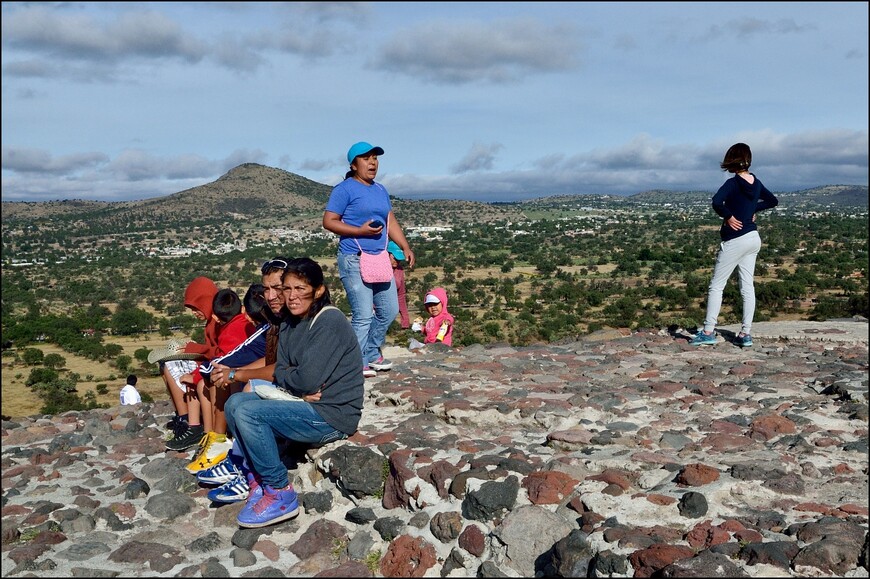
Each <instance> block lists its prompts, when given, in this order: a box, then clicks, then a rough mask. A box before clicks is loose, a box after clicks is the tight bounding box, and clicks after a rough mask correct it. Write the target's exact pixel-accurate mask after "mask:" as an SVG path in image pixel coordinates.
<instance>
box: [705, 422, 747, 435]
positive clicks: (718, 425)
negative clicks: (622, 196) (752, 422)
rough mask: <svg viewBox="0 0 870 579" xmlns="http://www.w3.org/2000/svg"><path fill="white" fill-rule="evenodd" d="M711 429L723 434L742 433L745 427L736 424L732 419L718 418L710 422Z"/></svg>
mask: <svg viewBox="0 0 870 579" xmlns="http://www.w3.org/2000/svg"><path fill="white" fill-rule="evenodd" d="M710 430H712V431H713V432H721V433H723V434H741V433H742V432H743V427H742V426H740V425H739V424H734V423H733V422H731V421H730V420H720V419H716V420H714V421H712V422H711V423H710Z"/></svg>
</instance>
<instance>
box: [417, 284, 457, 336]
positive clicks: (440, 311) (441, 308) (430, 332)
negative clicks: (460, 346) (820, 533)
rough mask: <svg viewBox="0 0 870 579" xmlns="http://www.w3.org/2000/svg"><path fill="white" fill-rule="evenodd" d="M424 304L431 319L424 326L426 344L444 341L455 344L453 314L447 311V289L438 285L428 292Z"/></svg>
mask: <svg viewBox="0 0 870 579" xmlns="http://www.w3.org/2000/svg"><path fill="white" fill-rule="evenodd" d="M423 305H424V307H425V308H426V311H427V312H428V313H429V319H428V320H426V325H424V326H423V333H424V334H425V336H426V337H425V338H424V340H423V343H424V344H434V343H435V342H442V343H443V344H444V345H446V346H452V345H453V316H452V315H450V312H448V311H447V291H446V290H445V289H444V288H443V287H436V288H434V289H432V290H431V291H430V292H429V293H427V294H426V299H424V300H423Z"/></svg>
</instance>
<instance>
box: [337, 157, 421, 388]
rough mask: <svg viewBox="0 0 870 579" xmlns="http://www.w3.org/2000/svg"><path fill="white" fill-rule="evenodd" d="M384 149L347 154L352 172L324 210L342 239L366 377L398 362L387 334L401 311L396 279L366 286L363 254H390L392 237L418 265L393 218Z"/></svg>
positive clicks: (341, 258) (344, 275)
mask: <svg viewBox="0 0 870 579" xmlns="http://www.w3.org/2000/svg"><path fill="white" fill-rule="evenodd" d="M383 154H384V150H383V149H382V148H380V147H374V146H372V145H370V144H369V143H366V142H359V143H356V144H354V145H353V146H352V147H351V148H350V150H348V152H347V162H348V163H350V171H348V172H347V174H346V175H345V179H344V181H342V182H341V183H339V184H338V185H336V186H335V187H334V188H333V190H332V193H331V194H330V196H329V201H328V202H327V204H326V210H325V211H324V212H323V227H324V228H325V229H326V230H328V231H331V232H333V233H335V234H336V235H339V236H340V237H341V238H340V240H339V243H338V258H337V261H338V272H339V275H340V276H341V283H342V284H343V285H344V290H345V292H346V294H347V301H348V302H349V303H350V309H351V320H350V323H351V326H352V327H353V331H354V333H355V334H356V337H357V341H358V342H359V347H360V350H361V351H362V361H361V362H362V367H363V375H364V376H365V377H367V378H371V377H373V376H375V374H376V371H381V370H389V369H390V368H391V367H392V362H390V361H389V360H387V359H386V358H384V356H383V355H382V354H381V346H382V345H383V344H384V342H385V341H386V338H387V330H389V328H390V324H392V323H393V321H394V320H395V319H396V315H397V314H398V313H399V300H398V297H397V295H396V283H395V280H394V279H392V278H390V279H389V280H388V281H385V282H380V283H370V282H365V281H363V279H362V276H361V274H360V254H361V253H362V252H366V253H369V254H375V253H379V252H381V251H384V249H385V248H386V246H387V242H388V241H389V239H392V240H393V241H395V242H396V244H398V246H399V247H400V248H401V249H402V251H403V252H404V253H405V258H406V259H407V261H408V267H409V268H413V267H414V252H413V251H411V247H410V246H409V245H408V240H407V239H405V233H404V232H403V231H402V227H401V225H399V220H398V219H396V216H395V214H393V207H392V204H391V203H390V195H389V194H388V193H387V190H386V189H385V188H384V186H383V185H381V184H380V183H376V182H375V177H376V176H377V174H378V156H379V155H383Z"/></svg>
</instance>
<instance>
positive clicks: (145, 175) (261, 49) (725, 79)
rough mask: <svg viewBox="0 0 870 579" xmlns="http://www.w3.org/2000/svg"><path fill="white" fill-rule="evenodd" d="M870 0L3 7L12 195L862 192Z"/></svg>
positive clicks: (6, 165)
mask: <svg viewBox="0 0 870 579" xmlns="http://www.w3.org/2000/svg"><path fill="white" fill-rule="evenodd" d="M867 22H868V3H867V2H776V3H766V2H751V3H736V2H703V3H701V2H697V3H696V2H689V3H682V2H681V3H665V2H663V3H636V2H631V3H620V2H608V3H597V2H577V3H564V2H555V3H538V2H536V3H530V2H516V3H515V2H506V3H486V4H484V3H474V2H454V3H451V2H437V3H436V2H425V3H424V2H420V3H378V2H375V3H339V2H336V3H330V2H316V3H307V2H295V3H250V2H245V3H235V2H226V3H192V2H173V3H154V4H152V3H148V2H125V3H112V2H108V3H99V4H96V3H93V4H92V3H68V2H63V3H61V2H58V3H50V2H46V3H43V2H40V3H31V2H3V3H2V52H0V58H2V199H3V201H15V200H27V201H42V200H52V199H96V200H104V201H120V200H127V199H144V198H151V197H158V196H162V195H167V194H171V193H175V192H178V191H182V190H184V189H187V188H190V187H194V186H197V185H202V184H204V183H209V182H211V181H214V180H216V179H217V178H219V177H220V176H222V175H223V174H225V173H226V172H227V171H229V170H230V169H232V168H233V167H235V166H237V165H239V164H241V163H246V162H252V163H260V164H263V165H268V166H270V167H278V168H281V169H285V170H287V171H291V172H293V173H297V174H299V175H302V176H304V177H307V178H309V179H313V180H315V181H318V182H320V183H325V184H327V185H335V184H336V183H338V182H339V181H340V180H341V179H342V178H343V177H344V172H345V171H346V169H347V160H346V158H345V156H346V153H347V150H348V148H349V147H350V145H351V144H353V143H354V142H356V141H360V140H364V141H368V142H370V143H372V144H374V145H378V146H381V147H383V148H384V149H385V154H384V156H383V157H382V158H381V167H380V172H379V174H378V181H380V182H382V183H383V184H384V185H385V186H386V187H387V189H388V190H389V191H390V193H391V194H393V195H395V196H398V197H403V198H409V199H425V198H450V199H475V200H482V201H510V200H516V199H523V198H530V197H541V196H548V195H557V194H583V193H608V194H632V193H637V192H640V191H646V190H649V189H670V190H677V191H684V190H705V191H715V190H716V189H717V188H718V187H719V185H720V184H721V183H722V182H723V181H724V179H725V178H726V176H727V175H725V174H723V173H722V172H721V171H720V170H719V162H720V161H721V160H722V156H723V154H724V152H725V150H726V149H727V148H728V147H729V146H730V145H731V144H733V143H735V142H745V143H748V144H749V145H750V146H751V147H752V150H753V157H754V164H753V171H754V172H755V173H756V174H757V175H758V177H759V178H760V179H761V180H762V181H763V182H764V183H765V185H767V187H768V188H769V189H771V190H773V191H796V190H801V189H808V188H811V187H816V186H819V185H827V184H850V185H867V182H868V140H867V133H868V120H867V114H868V113H867V111H868V72H867V71H868V62H867V53H868V25H867Z"/></svg>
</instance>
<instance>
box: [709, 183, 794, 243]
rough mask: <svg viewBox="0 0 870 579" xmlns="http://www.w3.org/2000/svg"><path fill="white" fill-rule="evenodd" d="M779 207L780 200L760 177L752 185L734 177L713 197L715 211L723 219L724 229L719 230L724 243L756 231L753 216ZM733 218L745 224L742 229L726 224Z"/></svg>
mask: <svg viewBox="0 0 870 579" xmlns="http://www.w3.org/2000/svg"><path fill="white" fill-rule="evenodd" d="M753 177H755V175H753ZM777 205H779V200H778V199H777V198H776V197H775V196H774V195H773V193H771V192H770V191H768V190H767V187H765V186H764V185H763V184H762V183H761V180H760V179H759V178H758V177H755V182H754V183H752V184H751V185H750V184H749V183H748V182H747V181H746V179H744V178H743V177H739V176H737V175H734V176H733V177H732V178H730V179H728V180H727V181H725V183H723V184H722V186H721V187H719V191H718V192H717V193H716V194H715V195H713V210H714V211H715V212H716V213H717V214H718V215H719V216H720V217H721V218H722V219H723V221H722V227H721V228H720V229H719V235H720V236H721V237H722V241H728V240H729V239H735V238H737V237H740V236H741V235H746V234H747V233H749V232H750V231H756V230H757V229H758V227H756V226H755V222H754V221H753V220H752V216H753V215H755V214H756V213H757V212H759V211H764V210H765V209H772V208H774V207H776V206H777ZM732 216H734V217H736V218H737V219H739V220H740V221H741V222H742V223H743V228H742V229H740V230H738V231H735V230H733V229H731V227H730V226H729V225H728V223H726V222H727V221H728V219H729V218H730V217H732Z"/></svg>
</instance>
